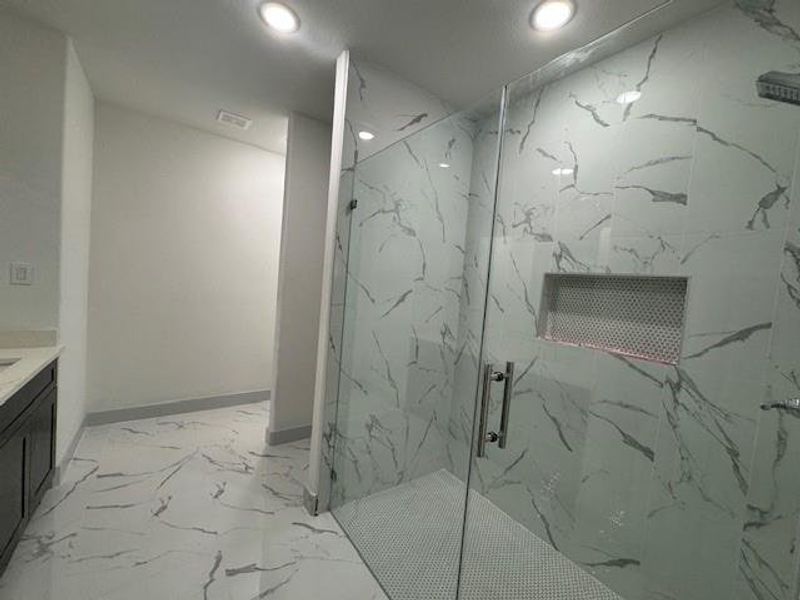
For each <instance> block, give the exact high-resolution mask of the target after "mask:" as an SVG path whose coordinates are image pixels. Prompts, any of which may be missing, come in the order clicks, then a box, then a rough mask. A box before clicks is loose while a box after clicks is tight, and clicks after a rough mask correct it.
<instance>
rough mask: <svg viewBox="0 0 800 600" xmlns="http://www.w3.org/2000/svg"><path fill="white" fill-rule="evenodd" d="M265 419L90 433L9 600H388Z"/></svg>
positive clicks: (303, 450) (220, 415) (212, 417)
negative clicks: (268, 435) (307, 491)
mask: <svg viewBox="0 0 800 600" xmlns="http://www.w3.org/2000/svg"><path fill="white" fill-rule="evenodd" d="M267 410H268V407H267V406H266V405H262V404H255V405H245V406H238V407H232V408H224V409H216V410H208V411H203V412H197V413H190V414H186V415H178V416H172V417H162V418H154V419H143V420H139V421H131V422H127V423H117V424H112V425H104V426H99V427H92V428H89V429H87V431H86V432H85V434H84V436H83V438H82V440H81V442H80V444H79V446H78V448H77V451H76V453H75V457H74V458H73V460H72V461H71V462H70V465H69V468H68V469H67V471H66V473H65V475H64V478H63V481H61V482H60V483H59V485H58V486H56V487H54V488H53V489H51V490H50V491H49V492H48V493H47V494H46V496H45V498H44V499H43V501H42V504H41V506H40V507H39V509H38V510H37V511H36V514H35V515H34V517H33V519H32V520H31V522H30V524H29V526H28V528H27V530H26V532H25V535H24V537H23V538H22V540H21V542H20V543H19V546H18V547H17V550H16V552H15V553H14V556H13V557H12V560H11V563H10V564H9V566H8V568H7V570H6V572H5V574H4V576H3V577H2V578H0V600H19V599H22V598H24V599H25V600H73V599H74V600H129V599H134V598H136V599H139V598H149V599H152V600H184V599H186V600H189V599H199V600H213V599H219V600H250V599H253V598H265V597H269V598H275V599H290V598H291V599H294V598H313V597H322V596H323V595H324V596H325V597H326V598H341V599H342V600H344V599H348V600H350V599H359V600H360V599H362V598H363V599H364V600H373V599H376V600H383V599H385V596H384V595H383V592H382V591H381V589H380V587H379V586H378V584H377V583H376V582H375V580H374V579H373V578H372V576H371V575H370V573H369V571H368V570H367V568H366V567H365V566H364V564H363V563H362V562H361V559H360V558H359V557H358V554H357V553H356V551H355V549H354V548H353V547H352V545H351V544H350V542H349V541H348V539H347V537H346V536H345V535H344V533H343V532H342V530H341V529H340V528H339V526H338V525H337V524H336V522H335V521H334V520H333V518H332V517H331V516H330V515H323V516H321V517H317V518H314V517H310V516H309V515H308V514H307V513H306V512H305V509H304V508H303V507H302V493H303V484H302V481H303V479H304V477H305V472H306V468H307V458H308V443H307V442H297V443H292V444H284V445H282V446H267V444H266V442H265V441H264V440H265V427H266V423H267V416H268V415H267Z"/></svg>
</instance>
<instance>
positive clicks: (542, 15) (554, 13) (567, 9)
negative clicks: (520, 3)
mask: <svg viewBox="0 0 800 600" xmlns="http://www.w3.org/2000/svg"><path fill="white" fill-rule="evenodd" d="M574 16H575V3H574V2H572V0H544V2H541V3H540V4H539V5H538V6H537V7H536V8H534V9H533V14H531V26H532V27H533V28H534V29H538V30H539V31H554V30H556V29H561V28H562V27H563V26H564V25H566V24H567V23H569V22H570V21H571V20H572V17H574Z"/></svg>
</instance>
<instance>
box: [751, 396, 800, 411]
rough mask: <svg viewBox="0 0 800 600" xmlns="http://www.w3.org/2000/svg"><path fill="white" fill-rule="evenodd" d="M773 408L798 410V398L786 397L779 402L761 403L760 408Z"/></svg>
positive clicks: (799, 399)
mask: <svg viewBox="0 0 800 600" xmlns="http://www.w3.org/2000/svg"><path fill="white" fill-rule="evenodd" d="M773 408H779V409H783V410H800V398H788V399H786V400H783V401H781V402H769V403H765V404H762V405H761V410H771V409H773Z"/></svg>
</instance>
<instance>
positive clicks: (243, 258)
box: [88, 103, 284, 411]
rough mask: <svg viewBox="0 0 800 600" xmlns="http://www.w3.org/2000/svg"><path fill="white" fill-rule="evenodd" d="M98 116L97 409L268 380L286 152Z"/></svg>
mask: <svg viewBox="0 0 800 600" xmlns="http://www.w3.org/2000/svg"><path fill="white" fill-rule="evenodd" d="M95 117H96V125H95V134H96V137H95V163H94V164H95V171H94V199H93V204H92V234H91V266H90V278H89V314H90V321H89V371H88V388H89V402H90V406H89V408H90V411H100V410H110V409H117V408H127V407H131V406H138V405H147V404H157V403H162V402H167V401H172V400H178V399H187V398H198V397H207V396H218V395H228V394H233V393H239V392H249V391H261V390H266V389H269V388H271V387H272V358H273V356H272V341H273V327H274V316H275V302H276V286H277V265H278V251H279V238H280V227H281V200H282V195H283V172H284V158H283V157H282V156H280V155H277V154H272V153H269V152H265V151H263V150H260V149H256V148H254V147H251V146H247V145H244V144H240V143H237V142H233V141H231V140H228V139H225V138H221V137H217V136H214V135H210V134H207V133H203V132H200V131H198V130H195V129H191V128H189V127H186V126H184V125H179V124H176V123H173V122H170V121H166V120H162V119H158V118H154V117H150V116H146V115H143V114H140V113H136V112H133V111H131V110H127V109H124V108H120V107H116V106H111V105H107V104H103V103H100V104H98V106H97V109H96V112H95Z"/></svg>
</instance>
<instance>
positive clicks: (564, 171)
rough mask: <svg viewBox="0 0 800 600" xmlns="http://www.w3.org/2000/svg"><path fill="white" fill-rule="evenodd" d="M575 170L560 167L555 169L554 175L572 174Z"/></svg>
mask: <svg viewBox="0 0 800 600" xmlns="http://www.w3.org/2000/svg"><path fill="white" fill-rule="evenodd" d="M574 172H575V170H574V169H568V168H562V167H559V168H558V169H553V175H572V174H573V173H574Z"/></svg>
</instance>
